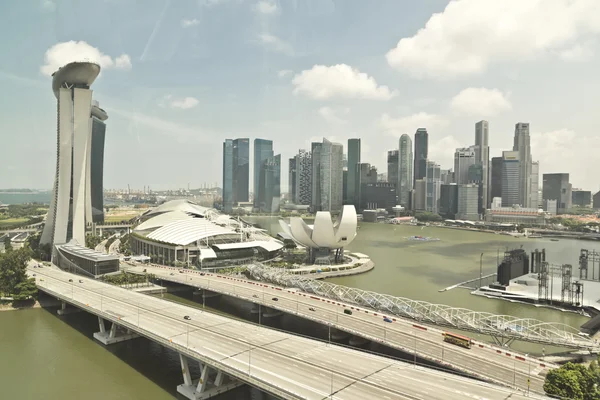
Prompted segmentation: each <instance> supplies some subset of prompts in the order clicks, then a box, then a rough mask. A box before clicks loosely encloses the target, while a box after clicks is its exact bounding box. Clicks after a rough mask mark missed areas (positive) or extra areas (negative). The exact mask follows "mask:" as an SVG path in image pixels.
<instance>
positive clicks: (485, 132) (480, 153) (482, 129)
mask: <svg viewBox="0 0 600 400" xmlns="http://www.w3.org/2000/svg"><path fill="white" fill-rule="evenodd" d="M475 149H476V151H477V154H476V155H475V162H476V163H478V164H481V170H482V174H483V180H482V181H481V185H482V187H481V191H480V192H481V193H482V198H481V204H482V209H486V208H487V207H488V206H489V204H490V199H489V194H490V183H489V181H490V167H489V166H490V146H489V124H488V122H487V121H479V122H477V123H476V124H475ZM481 212H482V210H480V213H481Z"/></svg>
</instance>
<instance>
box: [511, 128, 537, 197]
mask: <svg viewBox="0 0 600 400" xmlns="http://www.w3.org/2000/svg"><path fill="white" fill-rule="evenodd" d="M513 151H517V152H519V185H518V188H519V203H518V204H520V205H521V206H522V207H525V208H530V207H532V205H531V145H530V137H529V124H528V123H524V122H519V123H517V124H516V125H515V138H514V144H513ZM535 208H537V205H536V206H535Z"/></svg>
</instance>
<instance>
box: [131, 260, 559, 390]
mask: <svg viewBox="0 0 600 400" xmlns="http://www.w3.org/2000/svg"><path fill="white" fill-rule="evenodd" d="M144 269H146V270H147V272H148V273H152V274H155V275H156V276H157V277H159V278H160V279H164V280H168V281H172V282H178V283H182V284H185V285H189V286H194V287H198V288H204V289H208V290H210V291H214V292H217V293H223V294H227V295H231V296H234V297H239V298H242V299H245V300H248V301H251V302H254V303H259V304H262V305H265V306H268V307H269V308H274V309H277V310H281V311H285V312H289V313H292V314H296V315H298V316H301V317H304V318H307V319H311V320H314V321H317V322H320V323H323V324H332V326H334V327H335V328H337V329H340V330H343V331H346V332H350V333H352V334H353V335H357V336H361V337H364V338H366V339H369V340H374V341H377V342H380V343H384V344H386V345H387V346H390V347H392V348H396V349H400V350H403V351H406V352H408V353H413V352H414V351H415V349H416V352H417V354H418V356H419V357H423V358H425V359H429V360H432V361H435V362H437V363H439V364H442V365H448V366H451V367H453V368H455V369H458V370H461V371H464V372H465V373H467V374H470V375H472V376H476V377H479V378H482V379H485V380H488V381H490V382H494V383H497V384H501V385H505V386H508V387H517V388H520V389H522V390H527V389H528V386H529V389H530V390H531V391H535V392H538V393H543V384H544V375H545V372H547V371H548V369H549V368H554V367H557V366H556V365H553V364H551V363H545V362H541V361H540V360H538V359H536V358H534V357H527V356H526V355H525V354H519V353H517V352H513V351H510V350H508V349H500V348H498V347H495V346H490V345H489V344H485V343H483V342H481V343H479V342H476V344H475V346H474V347H473V348H471V349H464V348H462V347H458V346H454V345H451V344H448V343H445V342H444V341H443V340H442V335H441V334H442V332H443V330H441V329H433V328H431V327H426V326H423V325H418V324H415V323H414V321H408V320H403V319H401V318H394V319H395V322H394V323H391V324H390V323H386V322H384V321H383V318H382V314H381V313H376V312H373V311H372V310H366V309H362V308H359V307H356V306H354V305H352V306H351V305H344V304H342V303H339V302H336V301H330V300H327V299H324V298H321V297H319V296H314V295H309V294H306V293H302V292H294V291H290V290H286V289H282V288H280V287H277V286H274V285H270V284H263V283H260V282H253V281H247V280H245V279H238V278H232V277H227V276H224V275H218V274H210V273H203V275H200V273H199V272H197V271H191V270H190V271H188V270H183V271H185V272H184V273H179V271H180V270H181V269H180V268H170V267H153V266H149V265H144V266H142V267H133V268H129V269H128V271H130V272H137V273H141V272H142V271H143V270H144ZM274 297H276V298H277V301H274V300H273V298H274ZM310 308H313V309H314V310H315V311H311V310H310ZM345 308H347V309H352V310H353V314H352V315H347V314H344V312H343V310H344V309H345ZM528 379H529V382H530V383H529V384H528Z"/></svg>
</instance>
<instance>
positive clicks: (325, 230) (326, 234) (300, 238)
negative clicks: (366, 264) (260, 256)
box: [279, 205, 358, 249]
mask: <svg viewBox="0 0 600 400" xmlns="http://www.w3.org/2000/svg"><path fill="white" fill-rule="evenodd" d="M279 224H280V225H281V228H282V229H283V231H284V232H285V233H287V234H288V235H289V236H291V237H292V238H293V239H294V240H295V241H296V242H298V243H300V244H301V245H303V246H306V247H310V248H329V249H339V248H341V247H344V246H346V245H348V244H350V243H351V242H352V241H353V240H354V238H355V237H356V228H357V226H358V219H357V216H356V209H355V208H354V206H352V205H346V206H344V208H343V209H342V213H341V214H340V216H339V218H338V219H337V221H336V222H335V223H334V222H333V221H332V220H331V214H330V213H329V212H328V211H319V212H317V215H316V217H315V222H314V224H313V225H312V226H310V225H307V224H306V222H304V220H303V219H302V218H301V217H292V218H290V223H289V225H288V224H286V223H285V221H283V220H280V221H279Z"/></svg>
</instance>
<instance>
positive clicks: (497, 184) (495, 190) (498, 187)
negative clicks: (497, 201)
mask: <svg viewBox="0 0 600 400" xmlns="http://www.w3.org/2000/svg"><path fill="white" fill-rule="evenodd" d="M502 163H503V161H502V157H492V173H491V174H490V175H491V179H490V198H491V199H493V198H495V197H502Z"/></svg>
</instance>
